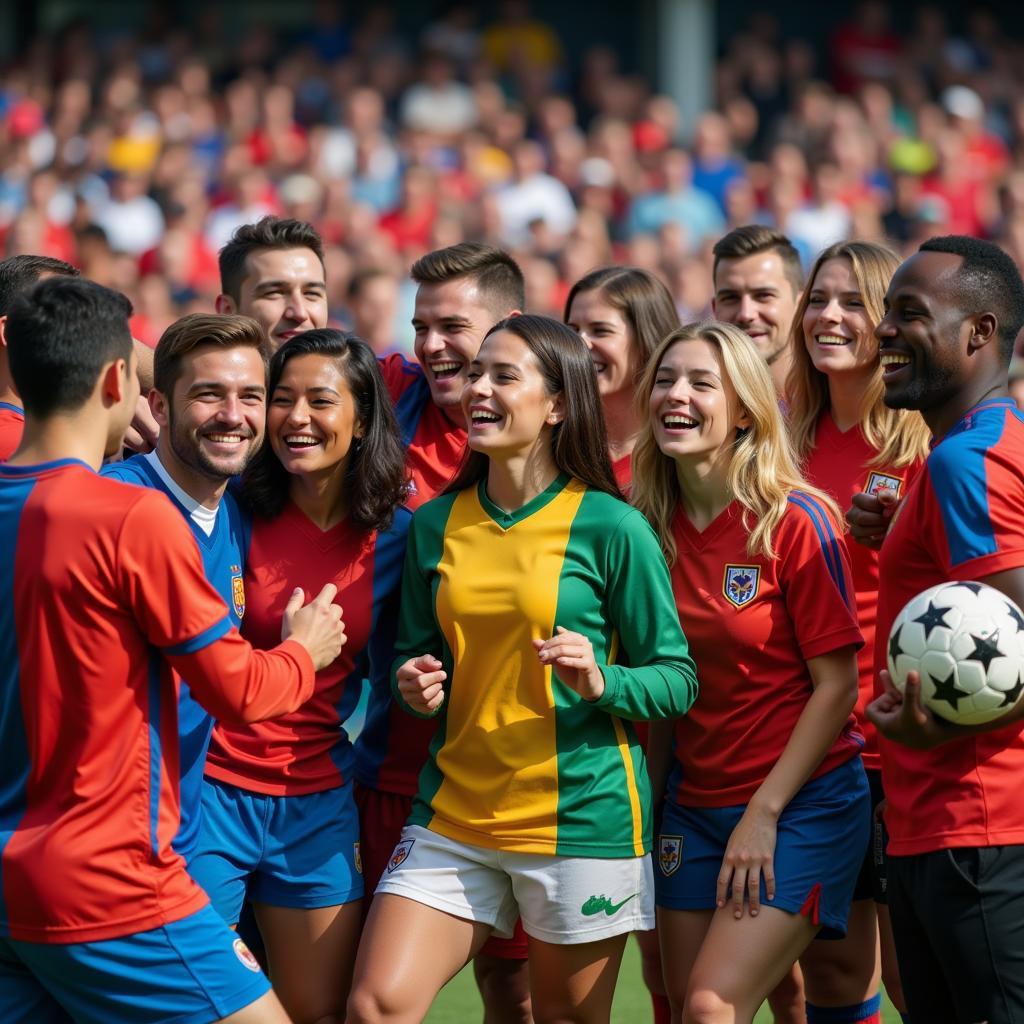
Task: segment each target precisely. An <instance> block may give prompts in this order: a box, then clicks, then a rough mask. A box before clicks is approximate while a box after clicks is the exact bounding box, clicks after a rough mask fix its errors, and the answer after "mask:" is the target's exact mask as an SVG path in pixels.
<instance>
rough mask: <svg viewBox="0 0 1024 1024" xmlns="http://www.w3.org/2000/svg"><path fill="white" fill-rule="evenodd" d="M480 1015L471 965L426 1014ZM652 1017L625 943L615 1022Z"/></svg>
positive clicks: (766, 1016) (893, 1022)
mask: <svg viewBox="0 0 1024 1024" xmlns="http://www.w3.org/2000/svg"><path fill="white" fill-rule="evenodd" d="M482 1017H483V1011H482V1008H481V1004H480V996H479V995H478V994H477V990H476V985H475V984H474V982H473V974H472V970H471V969H470V968H468V967H467V968H466V969H465V970H464V971H463V972H462V973H461V974H460V975H458V977H456V978H454V979H453V980H452V981H451V983H450V984H449V985H447V986H446V987H445V989H444V991H443V992H442V993H441V994H440V995H439V996H438V997H437V999H436V1000H435V1002H434V1005H433V1007H432V1009H431V1011H430V1013H428V1014H427V1016H426V1018H425V1020H426V1021H427V1024H478V1022H479V1021H480V1020H481V1019H482ZM650 1019H651V1004H650V1001H649V1000H648V998H647V990H646V989H645V988H644V984H643V981H642V980H641V978H640V954H639V953H638V952H637V946H636V943H635V942H632V941H631V942H630V943H629V945H628V946H627V947H626V955H625V958H624V959H623V962H622V971H621V972H620V974H619V985H618V988H617V989H616V990H615V1004H614V1006H613V1007H612V1021H613V1022H614V1024H647V1022H648V1021H650ZM771 1019H772V1015H771V1014H770V1013H769V1012H768V1010H767V1009H762V1010H761V1012H760V1013H759V1014H758V1015H757V1018H756V1024H771ZM882 1020H883V1021H884V1022H885V1024H900V1017H899V1014H898V1013H897V1012H896V1011H895V1010H894V1009H893V1008H892V1004H891V1003H890V1002H889V1001H888V1000H887V999H885V1000H883V1009H882Z"/></svg>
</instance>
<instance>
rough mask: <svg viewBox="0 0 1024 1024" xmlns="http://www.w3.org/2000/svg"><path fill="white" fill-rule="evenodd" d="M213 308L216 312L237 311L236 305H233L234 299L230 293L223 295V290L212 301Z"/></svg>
mask: <svg viewBox="0 0 1024 1024" xmlns="http://www.w3.org/2000/svg"><path fill="white" fill-rule="evenodd" d="M213 308H214V309H215V310H217V312H218V313H237V312H238V307H237V306H236V305H235V300H234V299H233V298H231V296H230V295H225V294H224V293H223V292H221V293H220V295H218V296H217V298H216V299H214V301H213Z"/></svg>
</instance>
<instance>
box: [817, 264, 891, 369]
mask: <svg viewBox="0 0 1024 1024" xmlns="http://www.w3.org/2000/svg"><path fill="white" fill-rule="evenodd" d="M803 332H804V345H805V346H806V348H807V352H808V354H809V355H810V357H811V362H812V363H813V364H814V368H815V369H816V370H818V371H819V372H821V373H824V374H825V375H826V376H831V375H833V374H851V373H852V374H857V375H860V376H863V377H865V378H868V377H870V376H871V375H872V374H873V373H874V370H875V366H876V365H877V356H878V342H877V341H876V339H875V335H874V324H872V322H871V317H870V316H869V315H868V311H867V309H866V308H865V306H864V297H863V295H862V294H861V291H860V285H859V284H858V283H857V278H856V275H855V274H854V272H853V264H852V263H851V262H850V261H849V260H848V259H846V258H845V257H837V258H836V259H832V260H826V261H825V262H824V263H823V264H822V265H821V266H820V267H819V268H818V272H817V274H815V275H814V280H813V281H812V282H811V284H810V290H809V292H808V297H807V309H806V310H805V311H804V320H803Z"/></svg>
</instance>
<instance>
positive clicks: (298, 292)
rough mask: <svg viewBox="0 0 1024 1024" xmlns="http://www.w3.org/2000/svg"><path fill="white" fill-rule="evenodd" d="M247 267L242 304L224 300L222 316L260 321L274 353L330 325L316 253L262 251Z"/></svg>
mask: <svg viewBox="0 0 1024 1024" xmlns="http://www.w3.org/2000/svg"><path fill="white" fill-rule="evenodd" d="M245 267H246V274H245V278H244V280H243V281H242V285H241V288H240V289H239V294H238V301H237V302H236V301H235V300H234V299H232V298H231V296H229V295H221V296H219V297H218V300H217V312H218V313H242V314H244V315H245V316H251V317H252V318H253V319H254V320H257V321H258V322H259V325H260V327H262V328H263V333H264V334H265V335H266V337H267V340H268V341H269V343H270V350H271V352H276V351H277V350H278V349H279V348H280V347H281V346H282V345H283V344H284V343H285V342H286V341H287V340H288V339H289V338H294V337H295V335H296V334H301V333H302V332H303V331H311V330H313V329H314V328H316V327H326V326H327V285H326V283H325V281H324V268H323V267H322V266H321V265H320V260H319V259H317V255H316V253H315V252H313V250H312V249H257V250H256V251H255V252H251V253H250V254H249V255H248V256H247V257H246V261H245Z"/></svg>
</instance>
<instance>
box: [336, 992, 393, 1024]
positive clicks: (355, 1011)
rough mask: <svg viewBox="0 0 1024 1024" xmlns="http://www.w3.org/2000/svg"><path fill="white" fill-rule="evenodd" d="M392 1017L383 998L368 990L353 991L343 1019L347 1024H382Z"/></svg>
mask: <svg viewBox="0 0 1024 1024" xmlns="http://www.w3.org/2000/svg"><path fill="white" fill-rule="evenodd" d="M389 1016H390V1014H389V1012H388V1006H387V1004H386V1003H385V1001H384V999H383V998H382V996H381V995H380V994H379V993H377V992H373V991H371V990H370V989H368V988H364V987H360V988H356V989H353V991H352V994H351V995H350V996H349V997H348V1006H347V1008H346V1010H345V1017H344V1018H343V1019H344V1020H345V1022H346V1024H382V1022H383V1021H386V1020H387V1019H388V1017H389Z"/></svg>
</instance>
